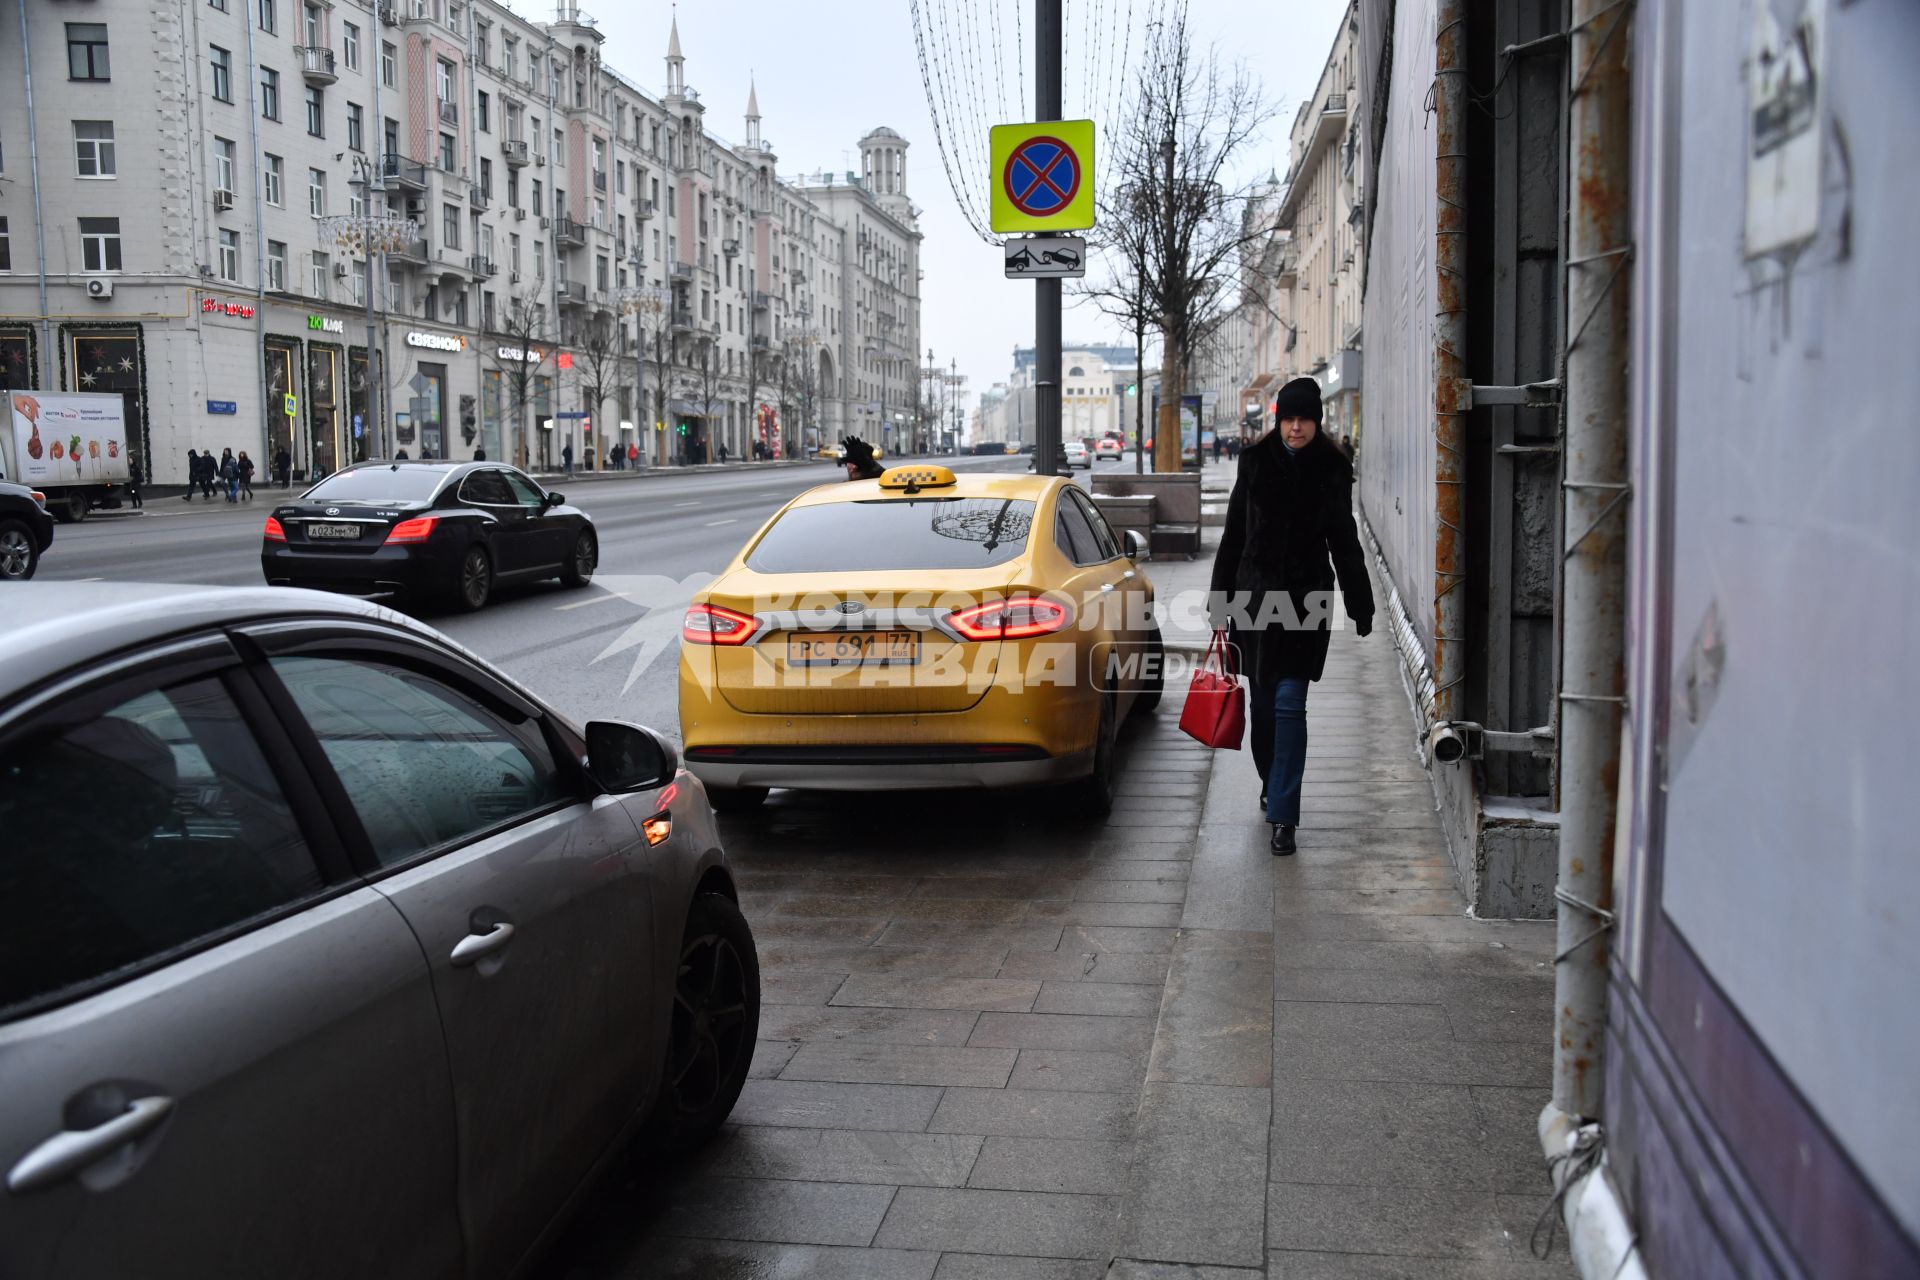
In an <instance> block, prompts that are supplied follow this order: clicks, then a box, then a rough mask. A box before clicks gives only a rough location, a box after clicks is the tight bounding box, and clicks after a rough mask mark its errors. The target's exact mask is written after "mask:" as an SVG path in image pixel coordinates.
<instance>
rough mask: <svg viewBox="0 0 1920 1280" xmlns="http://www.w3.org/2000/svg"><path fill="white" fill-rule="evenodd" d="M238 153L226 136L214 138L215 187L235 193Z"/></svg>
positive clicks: (228, 192) (217, 189)
mask: <svg viewBox="0 0 1920 1280" xmlns="http://www.w3.org/2000/svg"><path fill="white" fill-rule="evenodd" d="M237 154H238V153H237V152H236V150H235V148H234V145H233V143H231V142H229V141H228V140H227V139H225V138H215V139H214V140H213V189H214V190H215V191H224V192H226V193H227V194H229V195H231V194H233V189H234V188H233V172H234V159H235V156H236V155H237Z"/></svg>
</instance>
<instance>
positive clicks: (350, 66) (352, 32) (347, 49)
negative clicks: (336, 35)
mask: <svg viewBox="0 0 1920 1280" xmlns="http://www.w3.org/2000/svg"><path fill="white" fill-rule="evenodd" d="M340 31H341V35H340V60H341V61H342V62H345V63H346V64H347V70H349V71H358V70H359V69H360V28H359V27H358V26H357V25H355V24H354V23H351V22H346V23H342V24H341V27H340Z"/></svg>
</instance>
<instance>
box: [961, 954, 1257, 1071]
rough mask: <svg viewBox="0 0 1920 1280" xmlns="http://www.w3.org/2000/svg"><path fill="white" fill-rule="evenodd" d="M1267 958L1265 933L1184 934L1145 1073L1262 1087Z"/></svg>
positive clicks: (1175, 956)
mask: <svg viewBox="0 0 1920 1280" xmlns="http://www.w3.org/2000/svg"><path fill="white" fill-rule="evenodd" d="M1272 956H1273V953H1272V949H1271V941H1270V940H1269V938H1268V937H1267V936H1266V935H1264V934H1258V933H1239V932H1225V931H1210V930H1198V931H1194V932H1191V933H1187V932H1183V933H1182V934H1181V936H1180V942H1179V944H1178V946H1177V947H1176V948H1175V950H1174V954H1173V965H1172V968H1171V969H1170V970H1169V971H1168V974H1167V988H1166V996H1165V998H1164V1000H1163V1001H1162V1002H1161V1007H1160V1020H1159V1025H1158V1028H1157V1030H1156V1032H1155V1035H1154V1040H1153V1055H1152V1058H1151V1060H1150V1062H1149V1063H1148V1066H1147V1078H1148V1079H1149V1080H1162V1081H1168V1082H1178V1083H1185V1084H1208V1085H1238V1086H1249V1087H1260V1088H1264V1087H1266V1086H1267V1085H1268V1084H1269V1083H1270V1082H1271V1081H1272V1079H1273V1025H1274V1023H1273V1006H1272V999H1273V958H1272ZM978 1033H979V1029H978V1028H976V1029H975V1034H976V1035H977V1034H978Z"/></svg>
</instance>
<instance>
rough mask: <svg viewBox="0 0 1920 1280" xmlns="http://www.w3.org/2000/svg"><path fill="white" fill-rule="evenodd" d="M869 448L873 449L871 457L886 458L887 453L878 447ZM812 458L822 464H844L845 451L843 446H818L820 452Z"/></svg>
mask: <svg viewBox="0 0 1920 1280" xmlns="http://www.w3.org/2000/svg"><path fill="white" fill-rule="evenodd" d="M871 448H872V449H873V456H874V457H875V458H884V457H886V456H887V451H886V450H885V449H882V448H881V447H880V446H879V445H877V444H876V445H872V446H871ZM813 456H814V458H815V459H816V460H819V461H822V462H845V461H846V460H847V451H846V448H845V446H843V445H840V444H837V443H836V444H823V445H821V446H820V451H819V452H818V453H816V454H814V455H813Z"/></svg>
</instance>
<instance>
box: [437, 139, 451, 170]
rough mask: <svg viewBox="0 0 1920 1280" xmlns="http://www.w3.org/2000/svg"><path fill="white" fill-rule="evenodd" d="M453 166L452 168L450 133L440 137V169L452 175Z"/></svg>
mask: <svg viewBox="0 0 1920 1280" xmlns="http://www.w3.org/2000/svg"><path fill="white" fill-rule="evenodd" d="M453 166H454V150H453V135H452V134H450V133H443V134H441V135H440V168H441V169H442V170H444V171H445V172H447V173H452V172H453Z"/></svg>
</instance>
